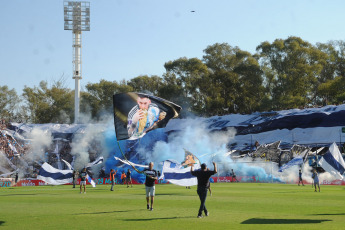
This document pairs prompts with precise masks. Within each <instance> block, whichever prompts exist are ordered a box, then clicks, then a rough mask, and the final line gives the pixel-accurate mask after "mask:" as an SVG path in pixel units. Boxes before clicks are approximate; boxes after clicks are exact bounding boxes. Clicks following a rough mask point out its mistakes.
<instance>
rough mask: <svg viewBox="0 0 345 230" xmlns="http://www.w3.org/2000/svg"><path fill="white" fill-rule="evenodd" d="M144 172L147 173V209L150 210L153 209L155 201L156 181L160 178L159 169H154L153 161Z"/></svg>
mask: <svg viewBox="0 0 345 230" xmlns="http://www.w3.org/2000/svg"><path fill="white" fill-rule="evenodd" d="M144 173H145V175H146V180H145V189H146V202H147V209H150V211H153V201H154V196H155V181H156V180H157V179H158V177H157V171H156V170H154V169H153V162H150V164H149V168H148V169H144ZM149 197H151V208H150V206H149Z"/></svg>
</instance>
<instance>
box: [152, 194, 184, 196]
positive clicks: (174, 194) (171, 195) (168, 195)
mask: <svg viewBox="0 0 345 230" xmlns="http://www.w3.org/2000/svg"><path fill="white" fill-rule="evenodd" d="M155 195H156V196H173V195H179V196H180V195H181V194H178V193H156V194H155Z"/></svg>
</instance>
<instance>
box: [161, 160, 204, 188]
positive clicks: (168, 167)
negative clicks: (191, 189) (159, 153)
mask: <svg viewBox="0 0 345 230" xmlns="http://www.w3.org/2000/svg"><path fill="white" fill-rule="evenodd" d="M195 166H196V167H195V168H196V169H198V168H200V165H195ZM163 177H164V178H165V180H167V181H169V182H170V183H172V184H175V185H179V186H193V185H197V184H198V180H197V178H196V177H195V176H193V175H192V174H191V173H190V167H187V168H183V167H182V168H181V166H180V165H178V164H176V163H175V162H173V161H171V160H166V161H164V163H163V171H162V175H161V179H162V178H163Z"/></svg>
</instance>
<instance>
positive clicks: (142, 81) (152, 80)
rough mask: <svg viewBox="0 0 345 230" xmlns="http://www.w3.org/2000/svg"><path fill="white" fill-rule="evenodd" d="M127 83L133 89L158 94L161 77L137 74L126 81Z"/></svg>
mask: <svg viewBox="0 0 345 230" xmlns="http://www.w3.org/2000/svg"><path fill="white" fill-rule="evenodd" d="M127 85H128V86H130V87H132V89H133V91H135V92H141V93H145V92H146V93H148V92H150V93H152V94H154V95H158V91H159V88H160V87H161V86H162V78H161V77H159V76H156V75H154V76H151V77H149V76H147V75H144V76H138V77H135V78H132V79H131V80H129V81H128V82H127Z"/></svg>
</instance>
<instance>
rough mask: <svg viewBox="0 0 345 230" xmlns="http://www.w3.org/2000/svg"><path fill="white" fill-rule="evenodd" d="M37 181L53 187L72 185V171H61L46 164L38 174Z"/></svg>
mask: <svg viewBox="0 0 345 230" xmlns="http://www.w3.org/2000/svg"><path fill="white" fill-rule="evenodd" d="M37 179H39V180H42V181H44V182H47V183H48V184H52V185H61V184H68V183H72V170H59V169H56V168H54V167H52V166H51V165H50V164H48V163H47V162H45V163H44V164H43V165H42V167H41V169H40V171H39V172H38V176H37Z"/></svg>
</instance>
